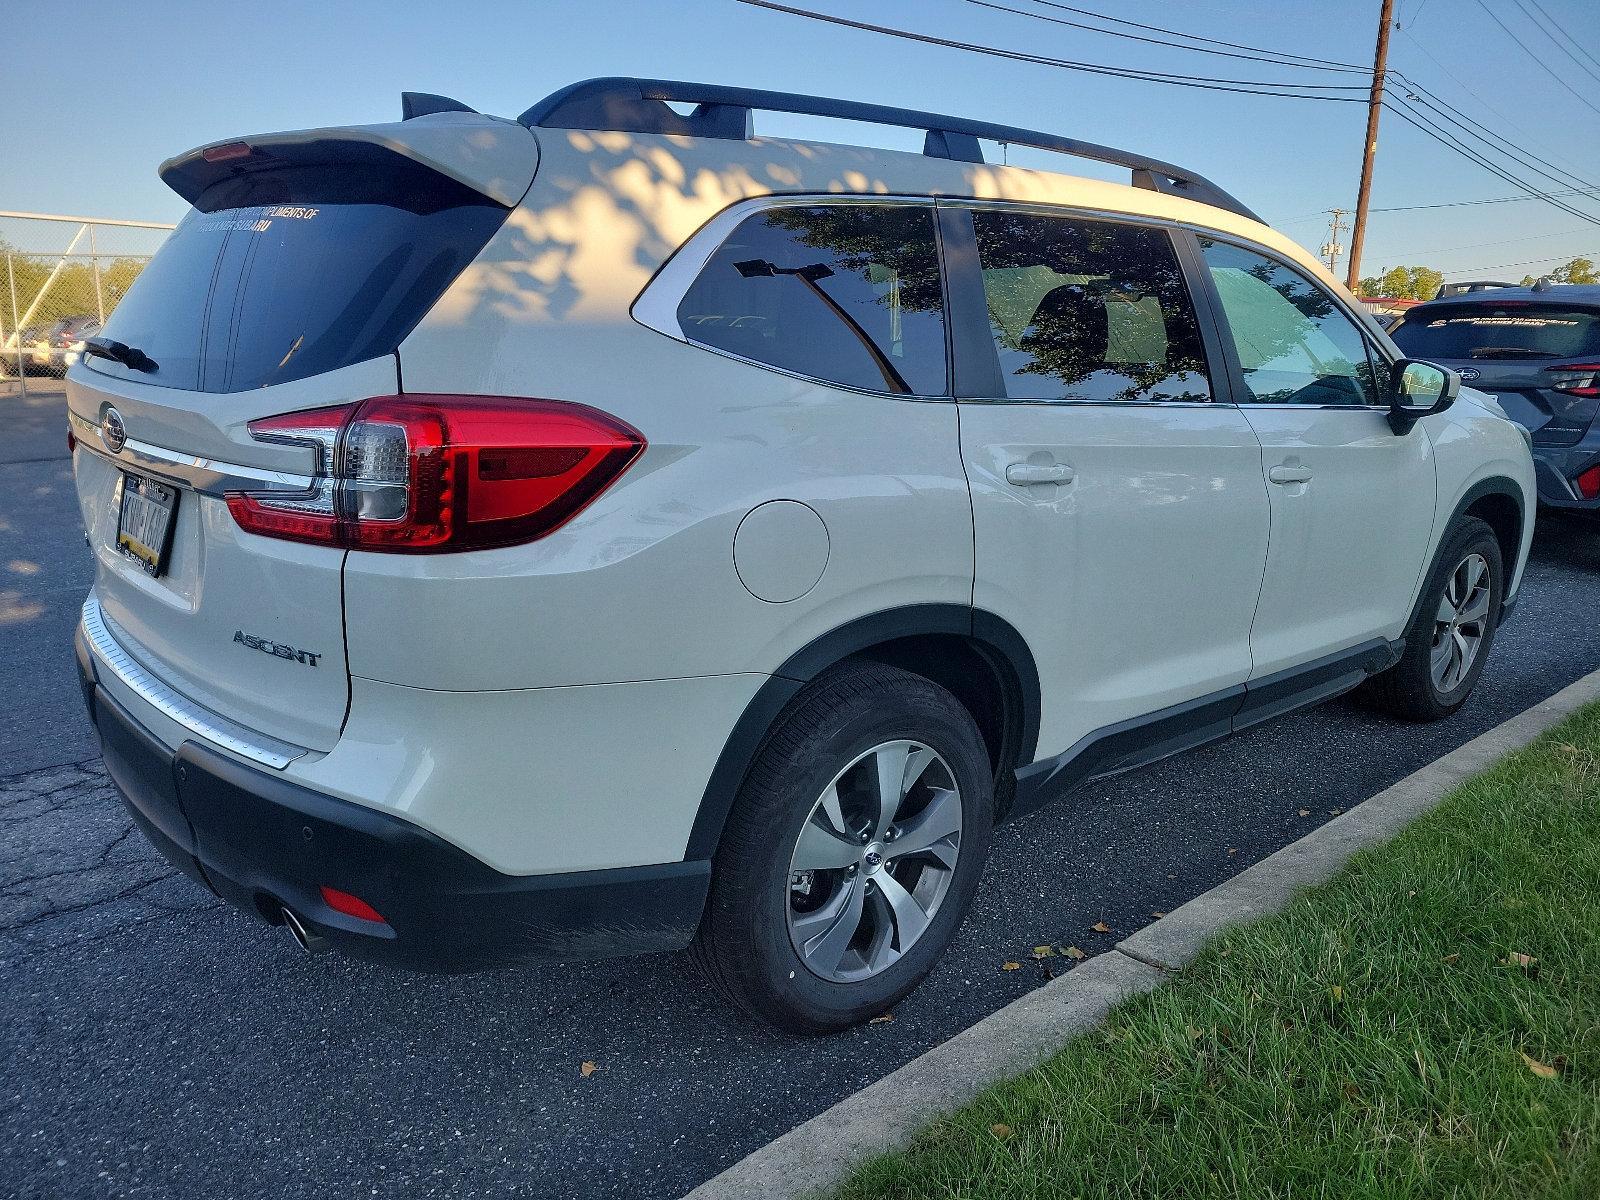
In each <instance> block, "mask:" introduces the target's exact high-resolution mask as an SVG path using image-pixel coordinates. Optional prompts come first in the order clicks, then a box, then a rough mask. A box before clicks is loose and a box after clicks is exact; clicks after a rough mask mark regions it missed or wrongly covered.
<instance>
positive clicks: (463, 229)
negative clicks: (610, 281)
mask: <svg viewBox="0 0 1600 1200" xmlns="http://www.w3.org/2000/svg"><path fill="white" fill-rule="evenodd" d="M506 212H507V210H506V209H505V208H503V207H502V206H500V205H498V204H496V203H494V202H493V201H491V200H489V199H488V198H487V197H485V196H482V195H480V194H479V193H477V192H475V191H473V190H471V189H470V188H467V187H465V186H463V185H461V184H457V183H455V182H454V181H453V180H449V179H446V178H445V177H444V176H442V175H439V174H437V173H436V172H434V171H431V170H429V169H427V168H425V167H422V166H420V165H419V164H415V163H412V162H410V161H409V160H405V159H401V158H398V157H395V156H387V157H386V160H385V161H384V162H383V163H363V164H362V165H360V166H359V167H358V166H354V165H351V166H337V165H327V166H314V167H294V168H287V167H286V168H280V169H278V170H266V171H259V172H253V173H251V174H249V175H246V176H243V177H237V178H232V179H228V180H225V181H223V182H221V183H218V184H216V185H215V186H213V187H212V188H210V189H208V190H207V191H206V192H205V193H204V194H203V195H202V196H201V197H200V199H199V200H198V201H197V202H196V205H195V207H194V209H192V210H191V211H190V213H189V215H188V216H186V217H185V218H184V219H183V221H182V223H181V224H179V226H178V228H177V229H176V230H175V231H174V232H173V234H172V236H171V237H170V238H168V239H167V241H166V243H165V244H164V245H163V246H162V247H161V250H160V252H159V253H158V254H157V255H156V257H155V259H154V260H153V261H152V262H151V263H150V265H149V267H147V268H146V269H145V271H144V272H143V274H141V275H140V276H139V278H138V280H137V281H136V282H135V283H134V285H133V287H132V288H130V289H129V291H128V295H127V296H126V298H124V300H123V301H122V303H121V304H119V305H118V306H117V308H116V311H115V312H114V313H113V314H112V315H111V319H110V320H109V321H107V322H106V329H105V336H107V337H109V338H114V339H115V340H117V341H119V342H126V343H127V344H128V345H130V346H136V347H138V348H139V349H140V350H142V351H144V352H145V354H147V355H148V356H149V357H150V358H152V359H154V360H155V362H156V368H157V369H156V370H155V371H154V372H153V373H150V374H141V375H138V376H137V378H139V379H140V380H141V381H143V382H147V383H156V384H161V385H163V386H166V387H174V388H188V389H196V390H200V391H207V392H240V391H244V390H246V389H248V388H258V387H266V386H268V385H270V384H275V383H287V382H289V381H290V380H295V379H303V378H306V377H307V376H310V375H317V374H321V373H322V372H324V371H332V370H335V369H336V368H338V367H343V366H348V365H350V364H351V363H357V362H361V361H363V360H365V359H369V358H376V357H378V356H380V355H383V354H388V353H391V352H392V351H394V350H395V349H396V347H398V346H399V344H400V342H401V341H402V340H403V339H404V338H405V336H406V334H408V333H410V332H411V330H412V328H413V327H414V326H415V325H416V324H417V322H418V321H420V320H421V319H422V317H423V316H424V315H425V314H426V313H427V311H428V309H429V308H431V307H432V306H433V304H434V302H435V301H436V300H438V298H439V297H440V296H441V295H442V294H443V293H444V290H445V288H447V287H448V286H449V285H450V283H451V281H452V280H454V279H455V277H456V276H457V275H458V274H459V273H460V272H461V270H462V269H463V268H464V267H465V266H466V265H467V264H468V263H470V262H471V261H472V260H473V259H474V258H475V257H477V254H478V252H479V251H480V250H482V249H483V247H484V245H485V244H486V243H487V242H488V240H489V238H490V237H491V236H493V234H494V232H495V231H496V230H497V229H498V228H499V227H500V225H501V223H502V222H503V221H504V220H505V216H506ZM95 367H96V369H106V370H111V371H114V372H115V371H120V370H121V369H122V368H119V367H106V366H105V364H104V363H103V362H100V361H96V363H95Z"/></svg>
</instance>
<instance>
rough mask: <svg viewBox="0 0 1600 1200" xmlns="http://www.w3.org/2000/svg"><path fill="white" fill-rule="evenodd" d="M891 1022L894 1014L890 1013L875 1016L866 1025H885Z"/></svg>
mask: <svg viewBox="0 0 1600 1200" xmlns="http://www.w3.org/2000/svg"><path fill="white" fill-rule="evenodd" d="M893 1020H894V1014H893V1013H892V1012H887V1013H879V1014H878V1015H877V1016H875V1017H873V1018H872V1020H870V1021H868V1022H867V1024H868V1025H887V1024H888V1023H889V1022H890V1021H893Z"/></svg>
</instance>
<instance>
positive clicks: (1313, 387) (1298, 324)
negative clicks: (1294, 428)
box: [1200, 238, 1380, 405]
mask: <svg viewBox="0 0 1600 1200" xmlns="http://www.w3.org/2000/svg"><path fill="white" fill-rule="evenodd" d="M1200 249H1201V252H1202V253H1203V254H1204V255H1205V260H1206V265H1207V267H1209V268H1210V270H1211V278H1212V279H1213V280H1214V281H1215V283H1216V287H1217V295H1218V297H1219V298H1220V299H1221V301H1222V311H1223V314H1224V315H1225V316H1226V317H1227V321H1228V329H1229V331H1230V332H1231V333H1232V335H1233V344H1234V347H1235V348H1236V349H1237V351H1238V354H1239V367H1240V369H1241V370H1242V371H1243V373H1244V384H1245V389H1246V395H1244V396H1242V397H1240V399H1242V400H1245V401H1253V402H1254V403H1257V404H1317V405H1323V404H1336V405H1337V404H1377V403H1379V402H1380V393H1379V389H1378V387H1377V386H1376V383H1375V377H1374V373H1373V368H1372V362H1371V359H1370V358H1369V356H1368V350H1367V339H1366V338H1365V336H1363V334H1362V332H1361V330H1360V329H1359V328H1358V327H1357V326H1356V323H1355V322H1354V321H1352V320H1351V319H1350V317H1349V316H1347V315H1346V314H1345V312H1344V310H1343V309H1341V308H1340V307H1339V305H1338V304H1337V303H1336V302H1335V301H1334V299H1333V297H1332V296H1331V295H1329V294H1328V293H1327V292H1325V291H1324V290H1323V289H1322V288H1320V287H1318V286H1317V285H1316V284H1314V283H1312V282H1311V281H1310V280H1309V279H1307V278H1306V277H1305V276H1304V275H1301V274H1300V273H1299V272H1298V271H1294V270H1291V269H1290V268H1288V267H1286V266H1284V265H1283V264H1282V263H1280V262H1276V261H1274V260H1273V259H1270V258H1265V257H1263V256H1262V255H1259V254H1255V253H1252V252H1251V251H1249V250H1243V249H1241V248H1239V247H1238V246H1231V245H1228V244H1227V243H1226V242H1213V241H1210V240H1208V239H1206V238H1201V239H1200Z"/></svg>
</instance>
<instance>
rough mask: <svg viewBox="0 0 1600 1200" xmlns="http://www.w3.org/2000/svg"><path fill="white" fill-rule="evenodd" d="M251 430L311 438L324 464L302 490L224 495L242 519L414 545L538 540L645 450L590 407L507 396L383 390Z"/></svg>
mask: <svg viewBox="0 0 1600 1200" xmlns="http://www.w3.org/2000/svg"><path fill="white" fill-rule="evenodd" d="M250 433H251V435H252V436H253V437H255V438H256V439H257V440H258V441H264V442H288V443H293V444H297V445H306V446H310V447H313V448H315V449H316V451H317V455H318V463H319V467H318V477H317V479H316V481H315V482H314V484H313V486H312V487H311V489H309V490H308V491H306V492H282V491H275V492H232V493H229V495H228V508H229V510H230V511H231V512H232V513H233V516H234V520H236V521H237V522H238V523H239V525H240V527H241V528H243V529H246V530H248V531H249V532H251V533H259V534H263V535H265V536H267V537H279V538H289V539H291V540H293V541H302V542H320V543H323V544H327V545H336V546H346V547H349V548H351V549H363V550H386V551H396V552H402V553H416V554H427V553H437V552H440V551H450V550H480V549H486V548H489V547H493V546H510V545H516V544H518V543H521V542H530V541H533V540H534V539H536V538H541V537H543V536H545V535H546V534H548V533H550V532H551V531H553V530H555V529H556V528H558V527H559V526H561V525H562V524H564V523H565V522H566V521H568V520H570V519H571V518H572V517H573V516H575V515H576V514H577V513H578V512H579V511H580V510H581V509H583V508H584V506H585V505H587V504H588V503H589V502H590V501H591V500H593V499H594V498H595V497H596V496H598V495H599V494H600V493H601V492H602V491H604V490H605V489H606V488H607V487H609V486H610V485H611V484H612V483H613V482H615V480H616V479H617V477H618V476H619V475H621V474H622V472H623V471H625V470H626V469H627V468H628V466H629V465H630V464H631V463H632V462H633V460H634V459H636V458H638V457H639V455H640V453H641V452H642V451H643V450H644V447H645V441H644V438H643V437H641V436H640V435H639V434H638V432H637V431H635V430H634V429H632V428H630V427H629V426H627V425H624V424H623V423H622V422H621V421H618V420H617V419H616V418H614V417H610V416H607V415H606V414H604V413H601V412H597V411H595V410H594V409H592V408H586V407H584V406H582V405H578V404H568V403H565V402H563V401H557V400H518V399H512V398H510V397H504V396H437V395H415V396H411V395H407V396H381V397H378V398H376V399H373V400H364V401H362V402H361V403H360V404H354V405H345V406H342V407H339V408H323V409H313V410H310V411H307V412H299V413H287V414H285V415H283V416H278V417H268V418H265V419H264V420H260V421H252V422H250Z"/></svg>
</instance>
